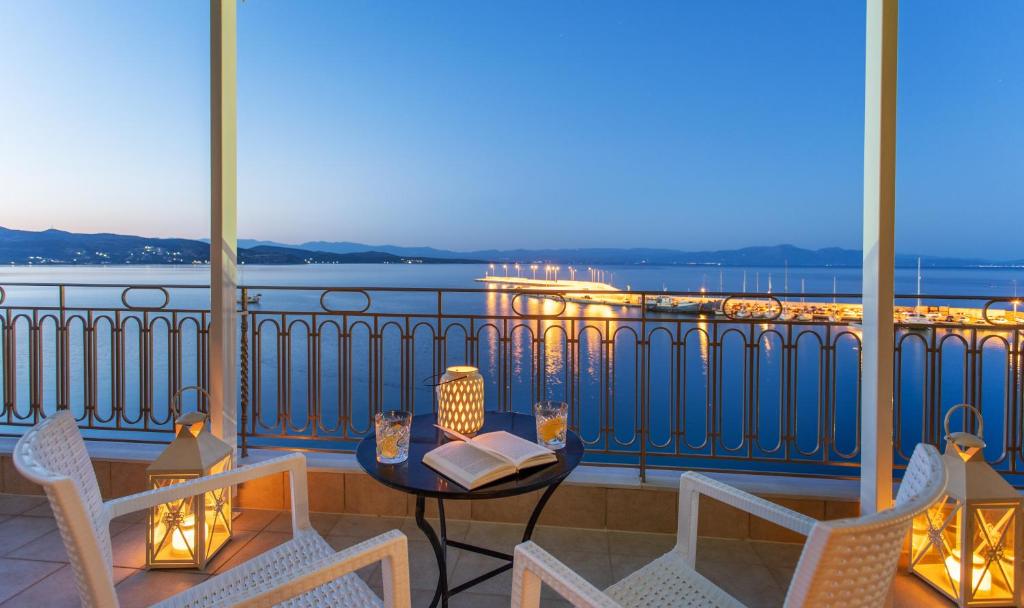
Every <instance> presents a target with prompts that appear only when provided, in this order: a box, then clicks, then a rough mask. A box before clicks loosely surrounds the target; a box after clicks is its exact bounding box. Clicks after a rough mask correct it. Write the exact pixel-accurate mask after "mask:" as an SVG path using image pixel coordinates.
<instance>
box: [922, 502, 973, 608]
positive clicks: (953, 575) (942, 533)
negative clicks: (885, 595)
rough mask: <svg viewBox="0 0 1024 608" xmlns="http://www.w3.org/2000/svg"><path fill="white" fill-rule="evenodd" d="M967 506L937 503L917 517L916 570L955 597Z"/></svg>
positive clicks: (957, 588)
mask: <svg viewBox="0 0 1024 608" xmlns="http://www.w3.org/2000/svg"><path fill="white" fill-rule="evenodd" d="M962 512H963V509H962V508H961V504H960V503H957V502H943V503H939V504H937V505H934V506H933V507H931V508H930V509H928V510H927V511H925V512H924V513H922V514H921V515H918V516H917V517H916V518H914V527H913V531H912V534H911V564H912V566H911V567H912V569H913V570H914V572H916V573H917V574H918V575H920V576H921V577H922V578H924V579H925V580H926V581H928V582H929V583H931V584H932V585H933V586H934V587H936V588H937V589H938V590H940V591H942V592H943V593H945V594H946V595H948V596H949V597H951V598H956V597H959V595H960V591H959V583H958V581H959V580H960V561H959V560H960V540H959V536H960V535H959V531H960V525H961V521H960V520H961V514H962Z"/></svg>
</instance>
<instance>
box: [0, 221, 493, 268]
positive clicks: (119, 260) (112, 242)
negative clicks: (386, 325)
mask: <svg viewBox="0 0 1024 608" xmlns="http://www.w3.org/2000/svg"><path fill="white" fill-rule="evenodd" d="M209 259H210V245H209V243H208V242H204V241H198V240H192V239H158V238H149V237H142V236H130V235H123V234H105V233H103V234H78V233H74V232H65V231H63V230H52V229H51V230H43V231H41V232H32V231H29V230H11V229H8V228H2V227H0V264H206V263H208V262H209ZM238 259H239V261H240V262H241V263H242V264H474V263H477V264H478V263H482V262H483V260H479V259H463V258H459V257H444V258H433V257H425V256H417V255H401V254H395V253H390V252H384V251H370V250H362V251H358V252H350V253H335V252H330V251H316V250H311V249H304V248H296V247H290V246H287V245H257V246H250V247H243V246H240V247H239V249H238Z"/></svg>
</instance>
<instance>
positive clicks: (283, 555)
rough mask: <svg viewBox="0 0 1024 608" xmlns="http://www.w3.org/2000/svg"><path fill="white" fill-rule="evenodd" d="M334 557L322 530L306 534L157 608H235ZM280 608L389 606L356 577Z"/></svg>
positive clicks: (333, 583)
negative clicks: (232, 607) (216, 607)
mask: <svg viewBox="0 0 1024 608" xmlns="http://www.w3.org/2000/svg"><path fill="white" fill-rule="evenodd" d="M334 553H335V551H334V549H332V548H331V546H330V545H328V544H327V541H325V540H324V539H323V538H322V537H321V536H320V535H319V534H317V533H316V532H313V531H312V530H310V531H306V532H302V533H299V534H298V535H297V536H296V537H295V538H293V539H292V540H290V541H288V542H286V543H284V544H281V545H278V546H277V547H274V548H273V549H271V550H269V551H266V552H265V553H261V554H260V555H258V556H256V557H254V558H252V559H250V560H249V561H247V562H245V563H242V564H240V565H238V566H235V567H234V568H232V569H231V570H228V571H227V572H224V573H222V574H218V575H217V576H214V577H212V578H210V579H207V580H206V581H205V582H203V583H200V584H199V585H196V586H195V587H193V588H191V589H189V590H187V591H184V592H182V593H179V594H177V595H175V596H172V597H170V598H168V599H166V600H164V601H163V602H160V603H159V604H155V605H154V608H156V607H159V608H170V607H175V608H200V607H203V608H205V607H208V606H213V605H221V604H226V605H229V604H231V603H233V602H237V601H239V600H242V599H245V598H247V597H252V596H254V595H256V594H258V593H261V592H263V591H266V590H268V589H272V588H274V587H277V586H278V585H280V584H283V583H286V582H288V581H290V580H292V579H294V578H295V577H296V576H297V575H298V574H301V573H304V572H305V571H306V569H307V567H308V566H310V565H312V564H313V563H315V562H317V561H319V560H322V559H324V558H326V557H328V556H330V555H333V554H334ZM278 605H279V606H283V607H288V608H299V607H300V606H301V607H306V606H332V607H333V606H352V607H357V606H358V607H360V608H361V607H363V606H383V602H382V601H381V600H380V598H378V597H377V595H376V594H375V593H374V592H373V590H372V589H370V587H369V586H368V585H367V584H366V583H365V582H364V581H363V579H361V578H359V575H357V574H355V573H352V574H346V575H345V576H343V577H341V578H337V579H335V580H333V581H331V582H330V583H327V584H326V585H322V586H320V587H317V588H316V589H314V590H312V591H310V592H308V593H305V594H304V595H301V596H298V597H295V598H292V599H290V600H288V601H285V602H283V603H281V604H278Z"/></svg>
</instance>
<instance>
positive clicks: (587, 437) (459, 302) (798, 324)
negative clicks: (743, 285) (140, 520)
mask: <svg viewBox="0 0 1024 608" xmlns="http://www.w3.org/2000/svg"><path fill="white" fill-rule="evenodd" d="M5 287H6V288H7V289H6V291H0V313H2V319H0V341H2V349H0V357H2V361H3V367H2V369H3V407H2V409H0V425H3V426H2V428H0V431H4V432H6V433H9V434H10V433H17V432H19V431H18V429H19V427H24V426H28V425H31V424H33V423H35V422H36V421H37V420H39V419H40V418H41V417H43V416H45V415H46V414H47V413H49V412H52V411H55V410H56V409H62V408H68V409H71V410H72V411H74V412H75V414H76V416H77V417H78V418H79V421H80V424H81V426H82V428H83V429H85V430H86V432H87V433H88V434H89V435H90V436H92V437H106V438H115V439H124V440H129V441H147V440H154V439H158V440H166V437H165V436H160V437H154V435H153V433H167V432H168V431H169V429H170V428H171V427H170V423H171V420H172V418H173V412H172V411H171V407H170V405H169V402H170V396H171V395H173V393H174V392H175V391H176V390H177V389H178V388H180V387H181V386H185V385H188V384H200V385H205V384H206V380H207V374H208V367H207V359H206V347H207V329H208V325H209V313H208V301H207V297H208V296H207V293H206V291H205V288H204V287H202V286H174V287H172V286H135V287H125V286H118V287H111V286H99V285H10V284H8V285H5ZM590 293H591V299H590V300H589V301H587V300H585V299H583V298H582V297H581V296H579V295H578V294H577V295H576V296H572V295H571V294H563V293H554V292H544V293H524V292H511V291H499V290H494V289H424V288H328V289H325V288H323V287H282V286H249V287H246V288H243V289H241V290H240V293H239V296H240V311H241V312H240V320H239V323H240V341H239V344H238V348H239V357H240V368H241V370H242V373H241V374H240V396H241V408H240V409H241V411H240V412H239V414H240V415H239V420H240V428H239V431H240V441H241V443H242V446H243V449H248V448H250V447H254V446H259V447H297V446H299V447H304V448H312V449H325V450H343V451H348V450H352V449H353V447H354V445H355V442H356V441H357V440H358V439H359V438H360V437H362V436H363V435H364V434H366V433H368V432H370V430H371V428H372V427H371V424H370V420H371V418H372V414H373V413H374V412H376V411H379V410H380V409H391V408H403V409H408V410H412V411H414V412H416V413H425V412H430V411H432V410H433V408H434V406H435V404H434V396H433V393H432V391H431V389H430V387H429V386H427V385H425V384H424V382H423V381H424V380H425V379H426V378H428V377H429V376H431V375H433V374H435V373H438V372H439V371H442V370H443V368H444V367H445V366H446V365H452V364H464V363H468V364H472V365H476V366H477V367H479V368H480V369H481V372H482V373H483V375H484V377H485V380H486V386H487V407H488V409H493V410H513V411H524V412H525V411H529V408H530V407H531V404H532V403H533V402H535V401H537V400H539V399H542V398H550V399H560V400H565V401H567V402H568V403H569V404H570V408H571V419H572V424H573V426H574V428H576V429H577V431H578V432H579V433H580V435H581V436H582V438H583V440H584V442H585V444H586V446H587V449H588V459H589V460H590V461H591V462H594V463H600V464H608V465H628V466H638V467H640V468H641V469H647V468H650V467H673V468H675V467H688V468H703V469H717V470H740V471H752V472H777V471H784V472H788V473H793V474H803V475H846V474H855V470H852V468H854V467H856V466H857V463H858V461H859V452H858V446H859V434H860V428H859V401H860V396H859V393H858V390H859V383H860V345H861V336H860V330H859V328H858V327H857V326H856V325H855V324H851V322H850V321H849V319H846V320H844V319H843V318H842V317H840V318H833V317H829V316H828V315H827V314H826V313H822V314H819V315H816V316H810V318H807V317H808V316H809V315H803V316H802V317H795V316H793V315H792V314H791V313H790V314H787V315H786V316H787V317H788V318H785V319H780V318H777V317H778V315H779V313H780V312H781V311H782V310H783V309H784V308H785V305H786V304H787V302H785V300H786V297H785V296H780V295H778V294H775V295H768V294H762V295H759V296H755V295H753V294H706V295H705V296H703V297H705V298H707V299H709V300H710V299H716V300H719V301H721V300H727V301H726V310H727V312H728V314H725V315H721V314H720V315H704V316H700V317H696V316H686V315H682V314H676V313H660V312H655V311H652V310H648V309H647V304H650V303H653V302H657V300H658V299H659V298H664V297H665V296H666V294H663V293H643V292H630V293H629V294H628V296H626V297H628V298H629V299H630V304H631V305H629V306H625V305H618V304H616V305H613V304H596V303H594V301H595V299H601V298H603V297H614V298H622V297H623V294H621V293H618V294H601V293H599V292H590ZM257 294H259V298H258V303H250V300H251V299H252V300H255V299H256V296H257ZM669 295H671V294H669ZM676 295H688V296H693V295H694V294H676ZM917 297H918V296H900V300H901V303H904V302H905V303H907V304H913V302H912V300H915V299H916V298H917ZM754 298H757V299H758V300H759V301H760V302H762V303H763V305H762V306H761V312H760V313H757V312H754V313H753V314H759V315H760V318H755V317H754V316H751V312H750V311H751V310H753V309H754V308H756V306H754V304H753V303H752V302H751V300H752V299H754ZM923 298H924V300H925V301H926V302H928V303H929V304H932V305H933V306H934V307H935V310H936V311H938V312H937V313H935V314H936V315H939V316H944V315H946V314H948V315H949V316H950V318H952V317H954V316H957V313H955V309H956V307H958V306H965V307H968V306H973V307H974V309H975V311H976V313H977V314H975V315H974V316H973V318H969V319H961V318H959V317H957V319H956V325H955V326H944V325H941V324H939V325H927V326H925V327H924V328H923V329H916V330H915V329H910V328H907V327H902V326H901V328H900V330H899V331H898V332H897V337H896V343H895V347H896V360H895V364H896V372H895V381H896V396H895V404H894V405H895V421H896V437H895V449H896V452H897V460H898V461H903V462H905V461H906V459H907V458H909V455H910V451H911V448H912V446H913V444H915V443H917V442H918V441H921V440H924V441H929V442H933V443H937V442H939V441H941V430H940V428H939V423H940V421H941V419H942V416H943V414H944V413H945V411H946V410H947V409H948V408H949V407H951V406H952V405H954V404H956V403H960V402H969V403H974V404H977V405H979V407H981V409H982V411H983V412H984V414H985V419H986V439H987V440H988V443H989V448H988V450H987V456H988V457H989V459H990V460H991V461H992V462H993V463H994V464H995V466H997V467H998V468H999V469H1000V470H1002V471H1004V472H1005V473H1006V474H1007V475H1009V476H1011V477H1014V478H1016V476H1017V474H1018V472H1019V471H1021V464H1022V461H1024V453H1022V449H1024V448H1022V442H1021V437H1022V436H1024V428H1022V425H1024V420H1022V418H1024V417H1022V416H1021V412H1022V393H1024V385H1022V358H1024V355H1022V339H1024V325H1022V324H1021V323H1020V319H1019V318H1017V319H1013V317H1012V315H1005V316H1004V313H1002V312H997V310H999V309H1005V308H1008V307H1009V306H1011V305H1010V304H1009V303H1008V300H1006V299H998V298H997V299H990V298H984V297H974V296H928V297H923ZM790 299H791V300H793V301H801V299H802V300H803V301H806V302H807V304H808V305H810V303H811V302H819V303H820V309H821V310H822V311H824V310H825V309H826V308H830V304H831V302H833V301H834V300H835V301H838V302H843V301H856V299H857V295H856V294H838V295H833V294H807V295H802V296H797V295H793V296H791V298H790ZM574 300H575V301H574ZM744 301H745V302H746V305H744V306H740V304H742V303H743V302H744ZM789 304H790V306H795V303H789ZM748 306H749V308H750V310H745V309H747V308H748ZM947 307H952V309H950V310H952V311H953V312H950V310H947ZM986 315H988V316H986ZM933 316H934V315H933ZM939 320H940V321H941V320H942V319H939ZM206 405H207V404H205V403H202V402H193V403H190V404H187V405H186V407H190V408H200V409H205V408H206ZM967 423H968V424H970V421H968V422H967Z"/></svg>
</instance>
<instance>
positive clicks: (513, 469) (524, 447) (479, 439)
mask: <svg viewBox="0 0 1024 608" xmlns="http://www.w3.org/2000/svg"><path fill="white" fill-rule="evenodd" d="M445 432H447V433H451V434H452V435H454V436H456V437H458V438H459V439H461V441H449V442H448V443H445V444H444V445H441V446H439V447H436V448H434V449H433V450H430V451H429V452H427V453H426V454H424V456H423V464H425V465H427V466H428V467H430V468H432V469H434V470H435V471H437V472H438V473H440V474H442V475H444V476H445V477H447V478H449V479H451V480H452V481H454V482H455V483H457V484H459V485H460V486H462V487H464V488H467V489H470V490H473V489H475V488H478V487H480V486H482V485H485V484H488V483H491V482H492V481H495V480H498V479H501V478H502V477H507V476H509V475H515V474H516V473H518V472H519V471H521V470H523V469H528V468H530V467H535V466H538V465H542V464H547V463H549V462H556V461H557V460H558V457H557V456H555V453H554V452H553V451H551V450H549V449H548V448H545V447H543V446H540V445H537V444H536V443H534V442H532V441H527V440H526V439H523V438H522V437H517V436H515V435H513V434H512V433H508V432H505V431H495V432H493V433H484V434H483V435H477V436H476V437H473V438H472V439H470V438H469V437H466V436H465V435H460V434H458V433H455V432H453V431H450V430H448V429H445Z"/></svg>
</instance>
